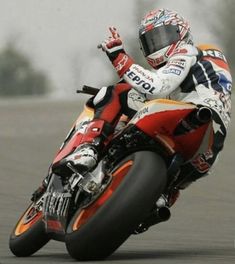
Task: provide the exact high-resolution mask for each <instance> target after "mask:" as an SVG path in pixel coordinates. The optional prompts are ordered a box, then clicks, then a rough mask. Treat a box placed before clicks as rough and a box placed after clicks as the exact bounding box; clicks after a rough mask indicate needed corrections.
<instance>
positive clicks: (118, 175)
mask: <svg viewBox="0 0 235 264" xmlns="http://www.w3.org/2000/svg"><path fill="white" fill-rule="evenodd" d="M132 164H133V161H132V160H129V161H127V162H125V163H124V164H122V165H121V166H120V167H119V168H118V169H117V170H115V171H114V172H113V173H112V181H111V183H110V185H109V186H108V188H107V189H106V190H105V191H104V193H103V194H102V195H101V196H100V197H99V198H98V199H97V200H96V201H95V202H94V203H92V204H91V205H90V206H88V207H87V208H85V209H83V210H81V212H80V214H79V215H78V216H77V219H76V220H75V222H74V224H73V227H72V229H73V231H75V230H77V229H79V228H80V227H81V226H82V225H83V224H85V223H86V222H87V221H88V220H89V219H90V218H91V217H92V216H93V215H94V214H95V213H96V212H97V210H98V209H99V208H100V207H101V206H102V205H103V204H104V203H105V202H106V201H107V200H108V199H109V198H110V196H111V195H112V194H113V192H114V191H115V190H116V189H117V187H118V186H119V185H120V183H121V181H122V180H123V178H124V177H125V176H126V174H127V173H128V171H129V169H130V168H131V166H132Z"/></svg>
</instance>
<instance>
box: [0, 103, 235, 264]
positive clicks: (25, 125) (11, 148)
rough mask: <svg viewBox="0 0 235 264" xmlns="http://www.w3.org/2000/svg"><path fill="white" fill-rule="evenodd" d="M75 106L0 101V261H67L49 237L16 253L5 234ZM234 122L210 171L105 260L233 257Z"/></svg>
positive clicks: (227, 260)
mask: <svg viewBox="0 0 235 264" xmlns="http://www.w3.org/2000/svg"><path fill="white" fill-rule="evenodd" d="M81 107H82V103H81V102H80V103H79V102H78V101H67V102H65V101H48V100H43V99H40V100H19V101H1V102H0V264H15V263H17V264H19V263H20V264H21V263H22V264H25V263H34V264H37V263H40V264H44V263H50V264H53V263H73V262H74V260H73V259H71V258H70V256H69V255H68V254H67V252H66V249H65V246H64V244H63V243H61V242H56V241H51V242H49V243H48V244H47V245H46V246H45V247H44V248H43V249H41V250H40V251H39V252H37V253H36V254H35V255H34V256H32V257H28V258H16V257H14V256H13V255H12V254H11V252H10V251H9V249H8V238H9V234H10V232H11V230H12V228H13V226H14V225H15V223H16V221H17V219H18V217H19V216H20V215H21V214H22V212H23V210H25V208H26V206H27V205H28V200H29V197H30V194H31V193H32V191H33V190H34V189H35V188H36V187H37V186H38V184H39V183H40V181H41V180H42V178H43V177H44V175H45V174H46V172H47V168H48V166H49V164H50V161H51V160H52V158H53V156H54V154H55V153H56V151H57V149H58V147H59V146H60V144H61V142H62V141H63V139H64V137H65V135H66V134H67V132H68V130H69V129H70V127H71V125H72V123H73V121H74V120H75V119H76V117H77V115H78V113H79V112H80V109H81ZM233 119H234V121H235V118H233ZM234 121H233V123H232V125H231V127H230V131H229V136H228V140H227V142H226V145H225V148H224V151H223V155H222V156H221V157H220V160H219V162H218V164H217V166H216V169H215V170H214V173H213V174H211V175H210V176H208V177H206V178H204V179H201V180H200V181H198V182H196V183H194V185H192V186H191V187H190V188H188V189H187V190H185V191H184V192H183V193H182V194H181V197H180V199H179V201H178V202H177V204H176V205H175V206H174V208H173V209H172V217H171V219H170V220H169V221H168V222H166V223H161V224H159V225H157V226H155V227H152V228H151V229H150V230H149V231H148V232H146V233H144V234H142V235H138V236H131V237H130V238H129V240H127V241H126V243H124V244H123V245H122V246H121V247H120V248H119V249H118V250H117V251H116V252H115V253H114V254H113V255H112V256H111V257H110V258H109V259H108V260H107V261H106V263H107V262H108V263H113V264H116V263H125V264H126V263H141V264H147V263H148V264H150V263H160V264H165V263H167V264H170V263H174V264H177V263H220V264H222V263H235V248H234V246H235V245H234V244H235V242H234V241H235V206H234V204H235V195H234V189H235V169H234V163H235V158H234V156H235V151H234V146H235V144H234V139H235V122H234ZM88 263H96V262H88ZM97 263H98V262H97ZM99 263H100V262H99Z"/></svg>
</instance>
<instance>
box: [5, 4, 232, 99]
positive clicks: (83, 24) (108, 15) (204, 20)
mask: <svg viewBox="0 0 235 264" xmlns="http://www.w3.org/2000/svg"><path fill="white" fill-rule="evenodd" d="M0 6H1V8H0V99H1V98H3V99H4V97H12V96H15V97H16V96H17V97H19V96H22V95H36V96H39V95H46V96H49V97H53V98H64V99H65V98H71V97H73V95H74V92H75V90H76V89H78V88H79V87H81V86H82V85H83V84H88V85H93V86H97V87H99V86H103V85H106V84H110V83H112V82H113V81H116V80H117V76H116V73H115V72H114V70H113V68H112V65H111V64H110V62H109V61H108V59H107V57H106V56H105V54H104V53H103V52H101V51H100V50H98V49H97V44H99V43H100V42H101V41H102V40H103V39H105V38H106V37H107V36H108V26H110V25H114V26H116V27H117V28H118V29H119V31H120V34H121V36H122V38H123V41H124V45H125V49H126V50H127V51H128V53H129V54H131V55H132V57H134V58H135V60H136V62H137V63H140V64H142V65H144V66H146V67H147V65H146V64H145V61H144V59H143V56H142V54H141V51H140V50H139V43H138V27H139V24H140V20H141V18H142V17H143V16H144V15H145V13H146V12H148V11H149V10H151V9H153V8H159V7H166V8H169V9H173V10H176V11H178V12H179V13H180V14H182V15H183V16H184V17H185V18H186V19H188V20H189V21H190V22H191V28H192V33H193V35H194V40H195V43H196V44H197V43H198V44H199V43H213V44H216V45H217V46H220V47H221V48H222V49H223V50H224V52H225V54H226V55H227V57H228V60H229V62H230V65H231V68H232V70H233V71H234V65H233V62H234V61H235V60H234V56H235V51H234V50H232V49H230V46H231V43H232V40H233V34H232V32H231V25H233V24H234V22H235V18H234V16H233V14H234V11H235V4H234V1H233V0H224V1H218V0H206V1H205V0H204V1H203V0H197V1H194V0H178V1H173V0H164V1H163V0H128V1H126V0H119V1H114V0H99V1H94V0H86V1H78V0H50V1H48V0H40V1H39V0H21V1H17V0H11V1H8V0H0Z"/></svg>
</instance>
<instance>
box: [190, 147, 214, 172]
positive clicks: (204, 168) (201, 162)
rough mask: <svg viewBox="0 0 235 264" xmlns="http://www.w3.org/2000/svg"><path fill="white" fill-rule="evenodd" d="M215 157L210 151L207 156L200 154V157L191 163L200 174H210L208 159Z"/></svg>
mask: <svg viewBox="0 0 235 264" xmlns="http://www.w3.org/2000/svg"><path fill="white" fill-rule="evenodd" d="M212 157H213V152H212V151H211V150H208V152H206V153H205V154H198V156H197V157H196V158H195V159H194V160H193V161H192V162H191V164H192V165H193V166H194V168H195V169H196V170H197V171H199V172H200V173H205V172H208V171H209V169H210V167H211V165H210V164H209V163H208V162H207V160H208V159H210V158H212Z"/></svg>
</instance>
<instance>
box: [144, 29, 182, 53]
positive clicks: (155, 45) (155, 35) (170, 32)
mask: <svg viewBox="0 0 235 264" xmlns="http://www.w3.org/2000/svg"><path fill="white" fill-rule="evenodd" d="M179 40H180V34H179V28H178V27H177V26H174V25H164V26H160V27H156V28H153V29H151V30H149V31H147V32H145V33H144V34H142V35H140V44H141V48H142V50H143V53H144V55H145V56H149V55H150V54H153V53H154V52H156V51H159V50H161V49H163V48H165V47H167V46H169V45H172V44H173V43H176V42H177V41H179Z"/></svg>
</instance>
